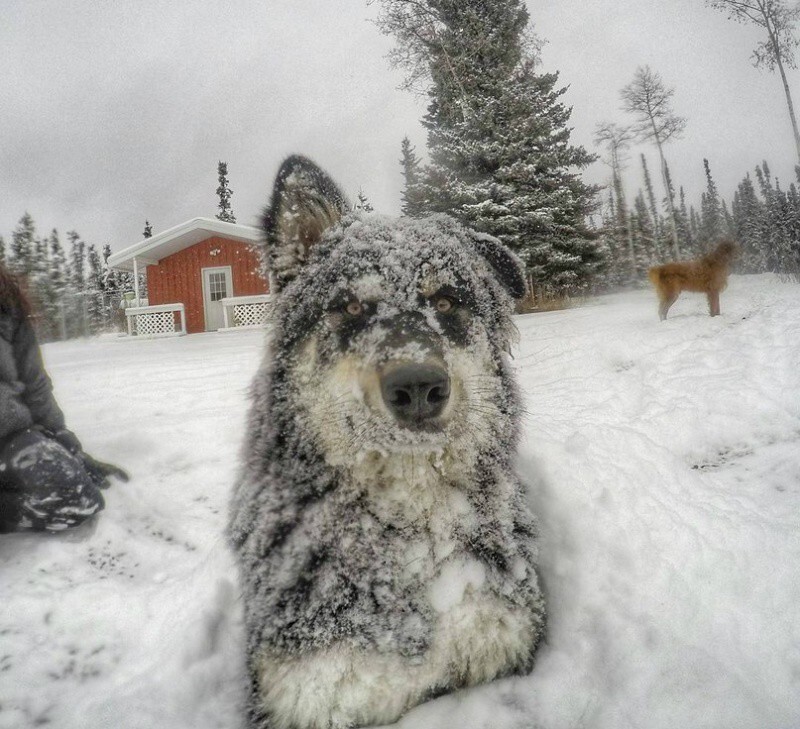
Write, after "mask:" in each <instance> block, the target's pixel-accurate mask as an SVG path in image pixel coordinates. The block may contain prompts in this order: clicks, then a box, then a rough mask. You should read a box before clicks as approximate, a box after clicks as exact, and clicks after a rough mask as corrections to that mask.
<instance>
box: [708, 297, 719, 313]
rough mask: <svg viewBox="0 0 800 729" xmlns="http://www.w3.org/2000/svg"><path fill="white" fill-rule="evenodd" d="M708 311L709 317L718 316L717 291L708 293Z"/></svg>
mask: <svg viewBox="0 0 800 729" xmlns="http://www.w3.org/2000/svg"><path fill="white" fill-rule="evenodd" d="M708 311H709V313H710V314H711V316H719V291H709V292H708Z"/></svg>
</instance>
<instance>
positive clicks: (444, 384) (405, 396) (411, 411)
mask: <svg viewBox="0 0 800 729" xmlns="http://www.w3.org/2000/svg"><path fill="white" fill-rule="evenodd" d="M381 391H382V393H383V400H384V402H385V403H386V406H387V407H388V408H389V410H390V411H391V412H392V414H393V415H394V416H395V417H396V418H397V419H398V420H400V421H402V422H403V423H406V424H410V425H414V424H417V425H419V424H423V423H425V421H428V420H431V419H433V418H435V417H437V416H438V415H441V413H442V411H443V410H444V408H445V405H447V401H448V400H449V399H450V378H449V377H448V375H447V372H446V371H445V370H444V369H443V368H441V367H437V366H434V365H421V364H407V365H401V366H400V367H396V368H393V369H392V370H390V371H389V372H387V373H386V374H385V375H384V376H383V377H382V378H381Z"/></svg>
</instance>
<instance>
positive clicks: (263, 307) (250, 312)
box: [233, 302, 267, 327]
mask: <svg viewBox="0 0 800 729" xmlns="http://www.w3.org/2000/svg"><path fill="white" fill-rule="evenodd" d="M266 320H267V304H266V302H260V303H257V304H234V306H233V325H234V326H237V327H250V326H260V325H262V324H263V323H264V322H265V321H266Z"/></svg>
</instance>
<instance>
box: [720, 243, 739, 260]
mask: <svg viewBox="0 0 800 729" xmlns="http://www.w3.org/2000/svg"><path fill="white" fill-rule="evenodd" d="M715 253H716V254H717V256H718V257H719V258H721V259H722V260H724V261H728V262H731V261H735V260H736V259H737V258H738V257H739V255H740V253H741V249H740V248H739V246H738V245H737V244H736V243H734V241H732V240H724V241H722V242H721V243H720V244H719V245H718V246H717V248H716V251H715Z"/></svg>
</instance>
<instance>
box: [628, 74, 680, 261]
mask: <svg viewBox="0 0 800 729" xmlns="http://www.w3.org/2000/svg"><path fill="white" fill-rule="evenodd" d="M674 93H675V89H671V88H667V87H666V86H665V85H664V81H663V80H662V79H661V76H660V75H659V74H658V73H656V72H655V71H653V70H652V69H651V68H650V67H649V66H639V68H637V69H636V73H635V75H634V77H633V81H631V83H629V84H628V85H627V86H625V87H624V88H623V89H622V91H621V92H620V95H621V96H622V101H623V107H622V108H623V110H624V111H627V112H629V113H631V114H633V115H634V117H635V118H636V122H635V124H634V126H633V131H634V133H635V135H636V138H637V139H638V140H639V141H642V142H645V141H646V142H653V143H654V144H655V145H656V147H657V149H658V156H659V158H660V159H661V179H662V181H663V182H664V189H665V190H666V193H667V195H666V199H667V207H668V209H669V221H670V234H671V237H672V247H673V253H674V255H675V257H676V258H680V246H679V244H678V226H677V224H676V221H675V206H674V204H673V200H672V196H671V195H670V183H669V178H668V176H667V175H668V173H667V162H666V159H665V158H664V145H665V144H666V143H667V142H668V141H670V140H671V139H677V138H678V137H680V135H681V134H682V133H683V130H684V129H685V128H686V119H685V118H684V117H682V116H678V115H677V114H675V112H673V111H672V109H671V108H670V99H671V98H672V95H673V94H674Z"/></svg>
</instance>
